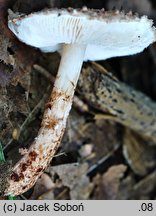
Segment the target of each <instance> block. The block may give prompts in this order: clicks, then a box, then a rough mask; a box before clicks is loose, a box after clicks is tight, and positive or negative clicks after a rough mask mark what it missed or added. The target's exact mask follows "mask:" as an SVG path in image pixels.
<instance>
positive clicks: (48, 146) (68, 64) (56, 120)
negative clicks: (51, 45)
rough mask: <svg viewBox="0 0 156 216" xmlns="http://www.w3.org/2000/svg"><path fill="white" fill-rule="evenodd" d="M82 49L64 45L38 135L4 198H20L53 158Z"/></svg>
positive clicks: (67, 110)
mask: <svg viewBox="0 0 156 216" xmlns="http://www.w3.org/2000/svg"><path fill="white" fill-rule="evenodd" d="M85 50H86V47H85V46H84V45H63V50H62V58H61V62H60V66H59V70H58V75H57V77H56V81H55V83H54V88H53V91H52V93H51V96H50V99H49V102H48V103H47V105H46V108H45V113H44V116H43V120H42V123H41V128H40V130H39V133H38V136H37V137H36V138H35V140H34V142H33V143H32V145H31V146H30V148H29V150H28V153H26V154H25V155H24V156H23V158H22V159H21V160H20V161H19V162H18V163H17V164H16V165H15V166H14V168H13V171H12V174H11V176H10V179H8V183H9V186H8V188H7V189H6V190H5V195H9V194H10V195H19V194H22V193H24V192H25V191H27V190H28V189H30V188H31V187H32V186H33V185H34V184H35V182H36V181H37V179H38V178H39V176H40V175H41V174H42V172H43V170H45V169H46V168H47V166H48V164H49V163H50V161H51V159H52V157H53V156H54V154H55V152H56V150H57V148H58V146H59V144H60V142H61V139H62V136H63V134H64V131H65V127H66V122H67V118H68V115H69V111H70V109H71V106H72V100H73V95H74V91H75V87H76V84H77V81H78V78H79V74H80V71H81V67H82V63H83V59H84V54H85Z"/></svg>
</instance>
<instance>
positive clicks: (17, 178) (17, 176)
mask: <svg viewBox="0 0 156 216" xmlns="http://www.w3.org/2000/svg"><path fill="white" fill-rule="evenodd" d="M10 178H11V180H13V181H15V182H17V181H19V179H20V178H19V175H18V174H17V173H15V172H13V173H12V174H11V177H10Z"/></svg>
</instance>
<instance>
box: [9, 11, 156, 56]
mask: <svg viewBox="0 0 156 216" xmlns="http://www.w3.org/2000/svg"><path fill="white" fill-rule="evenodd" d="M9 28H10V29H11V30H12V31H13V32H14V34H15V35H16V36H17V37H18V38H19V39H20V40H21V41H23V42H24V43H26V44H29V45H31V46H34V47H37V48H39V49H41V50H42V51H44V52H54V51H60V52H61V45H62V44H63V43H65V44H84V45H86V52H85V57H84V60H103V59H107V58H111V57H116V56H125V55H132V54H135V53H139V52H141V51H143V50H144V48H146V47H148V46H149V45H150V44H151V43H153V42H154V41H155V38H156V31H155V28H154V27H153V23H152V21H151V20H149V19H148V18H147V17H146V16H143V17H141V18H138V17H136V16H133V15H132V14H130V13H129V14H126V15H125V14H124V13H122V12H118V11H116V12H105V11H104V10H101V11H99V10H87V9H82V10H79V9H77V10H76V9H52V10H47V11H42V12H38V13H33V14H30V15H28V16H26V15H25V16H18V17H17V18H14V19H12V20H9Z"/></svg>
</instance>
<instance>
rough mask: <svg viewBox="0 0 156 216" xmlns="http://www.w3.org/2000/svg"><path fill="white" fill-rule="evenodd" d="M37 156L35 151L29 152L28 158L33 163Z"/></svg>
mask: <svg viewBox="0 0 156 216" xmlns="http://www.w3.org/2000/svg"><path fill="white" fill-rule="evenodd" d="M37 155H38V154H37V153H36V152H35V151H31V152H30V153H29V157H30V158H31V160H32V161H35V160H36V158H37Z"/></svg>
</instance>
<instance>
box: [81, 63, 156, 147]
mask: <svg viewBox="0 0 156 216" xmlns="http://www.w3.org/2000/svg"><path fill="white" fill-rule="evenodd" d="M79 89H80V92H81V94H82V95H83V97H84V98H85V99H86V100H87V101H88V103H90V104H91V105H93V106H94V107H95V108H97V109H99V110H101V111H103V112H105V113H109V114H110V117H108V118H110V119H113V120H115V121H117V122H119V123H121V124H122V125H124V126H127V127H129V128H131V129H132V130H134V131H136V132H138V133H139V134H141V136H143V137H147V138H148V139H149V140H151V141H153V142H154V143H155V144H156V103H155V102H154V101H152V100H151V99H150V98H149V97H147V96H146V95H144V94H143V93H141V92H139V91H136V90H134V89H133V88H131V87H129V86H127V85H126V84H124V83H122V82H120V81H119V80H117V79H115V78H114V77H113V76H111V74H109V73H106V72H105V71H104V70H102V68H101V67H99V66H98V65H97V64H95V63H94V64H92V65H91V66H88V67H87V68H84V69H83V73H82V75H81V77H80V81H79ZM97 117H98V116H97ZM100 118H101V116H100ZM104 118H105V116H104ZM108 118H107V119H108Z"/></svg>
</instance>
